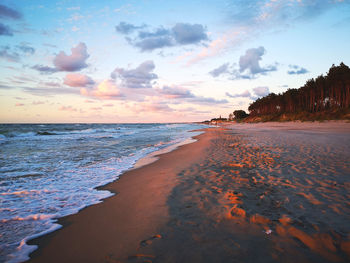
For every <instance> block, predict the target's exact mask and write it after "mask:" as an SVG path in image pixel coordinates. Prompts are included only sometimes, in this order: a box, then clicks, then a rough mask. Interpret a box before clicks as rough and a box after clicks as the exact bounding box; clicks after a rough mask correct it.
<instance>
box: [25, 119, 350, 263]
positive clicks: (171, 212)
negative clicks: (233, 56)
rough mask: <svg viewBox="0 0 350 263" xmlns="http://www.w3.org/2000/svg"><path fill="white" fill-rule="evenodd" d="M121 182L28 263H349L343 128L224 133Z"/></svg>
mask: <svg viewBox="0 0 350 263" xmlns="http://www.w3.org/2000/svg"><path fill="white" fill-rule="evenodd" d="M196 139H197V140H198V141H197V142H195V143H192V144H188V145H184V146H181V147H180V148H179V149H177V150H175V151H173V152H170V153H166V154H163V155H161V156H160V159H159V160H158V161H156V162H154V163H151V164H148V165H146V166H143V167H141V168H138V169H135V170H131V171H129V172H127V173H125V174H124V175H123V176H121V178H120V179H119V180H118V181H116V182H114V183H111V184H109V185H107V186H105V187H104V189H108V190H110V191H112V192H115V193H116V195H115V196H113V197H111V198H108V199H106V200H104V201H103V202H102V203H100V204H98V205H94V206H91V207H88V208H86V209H84V210H82V211H81V212H79V213H78V214H76V215H72V216H68V217H65V218H62V219H60V220H59V223H61V224H63V228H62V229H60V230H58V231H56V232H54V233H51V234H49V235H46V236H43V237H40V238H38V239H35V240H32V241H31V242H30V243H31V244H38V245H39V249H38V250H36V251H35V252H34V253H32V255H31V257H32V259H31V260H30V262H349V260H350V224H349V222H350V201H349V200H350V163H349V160H350V123H344V122H325V123H267V124H266V123H265V124H233V125H229V126H223V127H217V128H209V129H206V131H205V133H204V134H201V135H199V136H197V138H196Z"/></svg>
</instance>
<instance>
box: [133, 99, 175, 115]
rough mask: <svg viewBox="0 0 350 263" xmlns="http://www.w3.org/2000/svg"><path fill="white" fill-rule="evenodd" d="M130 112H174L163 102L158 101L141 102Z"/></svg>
mask: <svg viewBox="0 0 350 263" xmlns="http://www.w3.org/2000/svg"><path fill="white" fill-rule="evenodd" d="M132 110H133V111H135V112H137V113H140V112H155V113H163V112H172V111H174V109H172V108H170V107H169V106H168V105H167V104H166V103H165V102H160V101H147V102H141V103H138V104H137V105H135V107H133V108H132Z"/></svg>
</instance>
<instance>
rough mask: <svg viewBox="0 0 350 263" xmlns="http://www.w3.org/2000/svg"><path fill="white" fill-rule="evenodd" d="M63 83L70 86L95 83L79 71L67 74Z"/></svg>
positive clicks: (83, 85)
mask: <svg viewBox="0 0 350 263" xmlns="http://www.w3.org/2000/svg"><path fill="white" fill-rule="evenodd" d="M63 83H64V84H66V85H68V86H70V87H86V86H89V85H93V84H95V82H94V81H93V80H92V79H91V78H90V77H88V76H86V75H83V74H79V73H69V74H67V75H66V77H65V78H64V82H63Z"/></svg>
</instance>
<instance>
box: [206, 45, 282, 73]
mask: <svg viewBox="0 0 350 263" xmlns="http://www.w3.org/2000/svg"><path fill="white" fill-rule="evenodd" d="M265 52H266V50H265V48H264V47H258V48H250V49H247V50H246V52H245V54H244V55H242V56H240V58H239V64H238V67H237V65H236V64H234V63H233V64H232V65H231V66H230V64H229V63H225V64H223V65H221V66H220V67H218V68H216V69H214V70H212V71H211V72H209V74H210V75H212V76H213V77H218V76H220V75H223V74H225V75H229V76H230V77H231V78H232V79H254V78H257V77H258V76H259V75H266V74H267V73H268V72H273V71H277V65H278V64H277V63H275V64H274V65H266V66H264V67H262V66H260V61H261V60H262V56H263V55H264V54H265Z"/></svg>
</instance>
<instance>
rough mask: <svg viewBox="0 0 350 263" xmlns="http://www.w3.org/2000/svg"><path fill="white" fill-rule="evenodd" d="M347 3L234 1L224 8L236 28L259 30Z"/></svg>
mask: <svg viewBox="0 0 350 263" xmlns="http://www.w3.org/2000/svg"><path fill="white" fill-rule="evenodd" d="M347 4H349V1H346V0H345V1H333V0H332V1H314V0H288V1H287V0H285V1H275V0H263V1H257V0H250V1H247V0H236V1H231V2H230V4H229V5H228V6H226V11H227V13H228V15H229V19H228V20H229V21H231V22H232V23H234V24H235V25H236V26H239V25H243V26H249V27H250V28H252V27H256V28H259V29H260V30H261V29H264V27H265V28H270V27H281V26H288V25H290V24H292V23H296V22H298V21H300V20H306V19H312V18H314V17H316V16H319V15H320V14H322V13H324V12H326V11H328V10H330V9H332V8H334V7H336V6H340V5H343V6H344V5H347Z"/></svg>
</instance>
